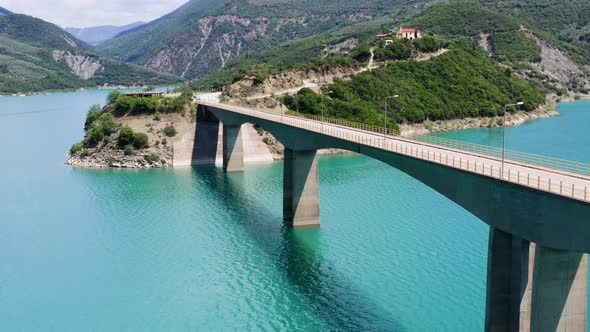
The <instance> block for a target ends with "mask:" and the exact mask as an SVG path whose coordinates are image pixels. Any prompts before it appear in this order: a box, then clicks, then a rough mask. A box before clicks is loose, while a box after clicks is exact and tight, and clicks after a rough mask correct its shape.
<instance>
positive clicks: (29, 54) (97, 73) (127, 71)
mask: <svg viewBox="0 0 590 332" xmlns="http://www.w3.org/2000/svg"><path fill="white" fill-rule="evenodd" d="M6 12H8V11H7V10H4V9H3V10H2V14H0V93H3V94H7V93H29V92H40V91H46V90H54V89H76V88H81V87H96V86H97V85H105V84H108V85H136V84H140V85H141V84H150V85H156V84H170V83H174V82H179V79H178V78H177V77H175V76H172V75H167V74H162V73H158V72H155V71H152V70H149V69H145V68H142V67H140V66H136V65H133V64H126V63H121V62H118V61H114V60H111V59H107V58H104V57H101V56H99V55H98V54H96V53H95V52H94V51H93V50H92V49H91V48H90V46H88V45H87V44H86V43H84V42H83V41H81V40H79V39H77V38H76V37H74V36H72V35H71V34H69V33H67V32H66V31H64V30H62V29H61V28H59V27H58V26H56V25H54V24H51V23H48V22H45V21H43V20H40V19H37V18H34V17H31V16H27V15H20V14H7V13H6ZM8 13H9V12H8Z"/></svg>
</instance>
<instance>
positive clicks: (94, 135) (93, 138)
mask: <svg viewBox="0 0 590 332" xmlns="http://www.w3.org/2000/svg"><path fill="white" fill-rule="evenodd" d="M103 139H104V134H103V133H102V130H100V128H97V127H92V128H91V129H90V130H89V131H88V135H86V140H85V142H84V146H85V147H87V148H94V147H96V146H98V144H100V142H102V140H103Z"/></svg>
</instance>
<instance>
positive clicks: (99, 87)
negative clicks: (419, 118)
mask: <svg viewBox="0 0 590 332" xmlns="http://www.w3.org/2000/svg"><path fill="white" fill-rule="evenodd" d="M146 87H147V85H143V86H134V85H129V86H127V85H97V86H91V87H81V88H76V89H58V90H44V91H36V92H19V93H8V94H7V93H2V92H0V97H33V96H42V95H48V94H53V93H77V92H84V91H100V90H131V89H145V88H146ZM163 87H172V86H168V85H161V86H156V89H159V88H163Z"/></svg>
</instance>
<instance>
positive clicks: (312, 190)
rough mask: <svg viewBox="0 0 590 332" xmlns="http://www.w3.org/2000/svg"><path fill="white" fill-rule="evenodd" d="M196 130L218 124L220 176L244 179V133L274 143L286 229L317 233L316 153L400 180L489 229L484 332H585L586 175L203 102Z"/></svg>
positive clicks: (571, 168) (576, 169) (589, 222)
mask: <svg viewBox="0 0 590 332" xmlns="http://www.w3.org/2000/svg"><path fill="white" fill-rule="evenodd" d="M198 121H200V122H214V123H218V122H221V123H222V125H223V138H222V140H223V168H224V170H225V171H227V172H239V171H243V169H244V168H243V165H244V155H243V146H242V142H241V135H240V130H241V128H242V125H244V124H245V123H254V124H256V125H258V126H261V127H263V128H264V129H265V130H267V131H269V132H270V133H272V134H273V135H274V136H275V137H276V138H277V139H278V140H279V141H280V142H281V143H283V145H284V146H285V153H284V155H285V161H284V185H283V189H284V190H283V215H284V220H285V222H286V223H287V224H288V225H289V226H292V227H307V226H319V224H320V201H319V181H318V165H317V158H316V154H317V150H318V149H326V148H337V149H344V150H349V151H353V152H356V153H359V154H363V155H366V156H369V157H371V158H375V159H377V160H380V161H382V162H384V163H386V164H388V165H391V166H393V167H395V168H397V169H399V170H401V171H403V172H405V173H406V174H408V175H410V176H412V177H414V178H415V179H417V180H419V181H421V182H422V183H424V184H425V185H427V186H429V187H431V188H433V189H434V190H436V191H438V192H439V193H441V194H442V195H444V196H446V197H447V198H449V199H450V200H452V201H453V202H455V203H456V204H458V205H460V206H461V207H463V208H464V209H466V210H468V211H470V212H471V213H473V214H474V215H476V216H477V217H479V218H480V219H481V220H482V221H483V222H485V223H487V224H488V225H489V226H490V236H489V249H488V277H487V306H486V321H485V329H486V331H568V332H571V331H586V325H587V323H586V320H587V318H586V317H587V303H588V296H587V288H588V287H587V284H588V278H587V277H588V276H587V275H588V258H587V253H590V192H589V191H588V189H587V188H590V176H588V172H589V171H590V167H589V166H588V165H585V164H580V163H570V162H564V161H555V160H552V159H550V158H548V159H544V158H539V157H535V156H531V155H525V154H522V155H517V154H514V153H512V154H510V153H509V154H508V157H509V158H508V159H507V160H506V161H505V162H502V159H501V158H499V157H498V156H497V153H496V152H495V151H493V150H492V153H490V151H488V150H487V148H485V147H479V149H478V148H477V147H476V148H473V147H467V148H465V149H461V148H460V147H457V146H452V144H451V145H449V144H437V142H423V141H417V140H408V139H402V138H399V137H395V136H389V135H386V133H385V134H384V133H377V132H375V128H368V127H360V126H357V127H359V128H352V127H351V124H350V123H345V122H344V121H339V120H329V121H328V122H320V121H317V120H313V119H306V118H302V117H295V116H287V115H284V114H279V113H273V112H265V111H258V110H253V109H248V108H243V107H238V106H231V105H226V104H221V103H217V102H209V101H200V102H199V104H198ZM367 129H370V130H367ZM377 130H379V129H377Z"/></svg>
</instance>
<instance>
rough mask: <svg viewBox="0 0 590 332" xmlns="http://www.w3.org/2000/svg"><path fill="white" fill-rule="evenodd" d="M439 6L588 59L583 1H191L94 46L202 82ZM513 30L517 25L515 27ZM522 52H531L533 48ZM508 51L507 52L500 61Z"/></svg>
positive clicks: (448, 23)
mask: <svg viewBox="0 0 590 332" xmlns="http://www.w3.org/2000/svg"><path fill="white" fill-rule="evenodd" d="M437 3H468V4H477V3H480V4H481V5H482V6H483V7H484V8H487V9H489V10H491V11H493V13H492V14H487V15H486V17H485V18H479V17H477V16H475V17H472V18H471V21H472V22H469V23H470V25H472V26H473V28H474V29H477V28H478V26H482V27H488V26H493V25H494V24H495V23H494V22H486V21H485V19H488V18H489V19H492V20H493V19H494V15H499V13H502V14H504V16H502V19H503V20H507V18H506V17H512V18H515V19H516V20H514V22H519V23H523V24H524V25H526V26H527V27H529V28H531V29H534V30H535V32H537V34H542V35H543V37H544V39H546V40H549V41H551V44H552V45H553V46H556V47H559V48H560V49H561V50H563V51H564V52H567V53H568V55H570V56H571V57H573V58H575V60H576V61H577V62H578V63H579V64H581V65H588V64H590V34H589V33H588V31H590V20H589V19H588V17H590V16H589V14H590V2H588V1H582V0H544V1H543V6H539V5H538V1H536V0H523V1H517V0H509V1H506V0H471V1H462V0H458V1H442V0H299V1H293V0H264V1H252V0H232V1H229V0H191V1H189V2H187V3H186V4H185V5H183V6H182V7H180V8H178V9H177V10H176V11H174V12H172V13H170V14H168V15H166V16H164V17H162V18H160V19H158V20H156V21H153V22H150V23H147V24H145V25H142V26H140V27H137V28H134V29H131V30H129V31H126V32H123V33H121V34H119V35H118V36H116V37H114V38H112V39H110V40H108V41H106V42H104V43H103V44H101V45H99V46H98V47H97V49H96V50H97V52H98V53H100V54H102V55H104V56H107V57H111V58H113V59H115V60H119V61H124V62H130V63H135V64H138V65H142V66H144V67H147V68H151V69H154V70H157V71H159V72H165V73H172V74H175V75H178V76H181V77H183V78H185V79H201V78H203V77H205V76H207V75H208V74H211V73H213V72H215V71H216V70H218V69H220V68H226V67H227V66H228V65H229V64H231V62H232V60H234V59H236V58H244V55H246V54H248V55H252V54H256V53H258V52H260V51H265V50H269V49H272V48H275V47H280V46H284V49H285V50H286V51H287V52H289V46H288V45H290V44H292V43H297V42H299V41H305V40H306V39H307V38H314V37H316V36H318V35H321V34H324V33H326V32H328V33H330V32H333V31H335V30H344V29H352V28H353V27H358V26H360V25H363V24H364V27H369V26H372V27H373V30H380V26H381V25H383V26H385V25H387V26H395V25H397V24H402V23H408V22H407V20H408V19H409V18H411V17H414V16H415V15H417V14H420V13H421V12H423V11H424V10H428V9H429V8H431V7H432V6H433V5H435V4H437ZM498 12H499V13H498ZM486 13H487V12H486ZM556 13H560V15H557V14H556ZM563 13H568V14H567V15H565V14H563ZM445 14H446V13H445ZM463 14H465V13H455V15H449V16H445V17H441V19H443V23H444V25H442V26H445V27H450V28H451V29H452V30H456V29H460V28H461V26H460V24H458V23H456V19H458V20H459V21H464V20H465V19H466V18H465V17H463ZM453 16H457V17H458V18H456V17H453ZM498 17H500V16H498ZM570 18H571V19H570ZM429 19H430V18H429V17H423V19H422V20H421V21H420V22H419V23H424V25H425V27H428V28H430V31H431V32H434V33H437V34H439V33H443V34H445V35H448V33H446V32H445V31H442V30H443V29H442V26H428V23H429V22H428V20H429ZM417 23H418V22H417ZM517 30H518V26H517V29H516V31H517ZM511 31H515V30H514V29H512V28H511ZM473 32H475V33H473ZM480 33H483V35H482V36H485V34H486V31H484V30H478V31H469V33H465V32H462V31H457V32H454V33H453V34H452V35H454V36H458V37H460V38H470V39H471V40H475V41H477V40H479V38H480ZM350 34H352V33H350ZM350 34H349V35H350ZM517 35H518V37H520V39H519V40H518V42H519V43H520V45H519V46H531V47H534V45H533V44H532V43H531V42H530V41H527V40H524V39H523V38H524V37H523V36H524V32H517ZM504 37H507V38H512V37H511V36H510V35H509V34H506V35H500V34H496V39H495V41H496V43H495V44H496V45H499V44H500V43H501V42H502V41H506V40H507V38H504ZM500 38H504V39H503V40H500ZM313 40H314V42H318V41H319V42H322V41H321V40H320V39H313ZM310 43H311V42H310ZM308 45H309V44H308ZM319 46H320V45H316V46H314V52H315V56H318V55H320V54H321V49H322V48H321V47H319ZM307 50H310V47H307ZM492 51H493V50H492ZM517 51H519V52H520V49H518V50H517ZM524 52H528V53H530V52H529V50H525V51H524ZM309 53H310V54H311V52H309ZM282 55H284V54H279V56H282ZM291 56H293V57H295V56H296V54H291ZM509 56H510V55H509V54H508V55H504V56H503V57H502V59H506V58H509ZM526 56H528V55H527V54H525V58H526ZM517 57H520V56H517ZM308 58H309V57H307V59H308ZM270 60H271V61H274V59H270ZM302 60H304V59H302Z"/></svg>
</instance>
